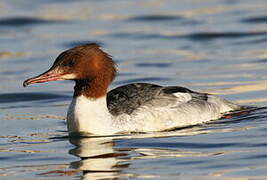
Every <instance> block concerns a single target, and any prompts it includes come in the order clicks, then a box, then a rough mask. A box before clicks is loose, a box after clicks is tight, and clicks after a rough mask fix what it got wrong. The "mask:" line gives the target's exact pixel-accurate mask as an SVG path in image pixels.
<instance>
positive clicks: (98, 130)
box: [67, 96, 114, 134]
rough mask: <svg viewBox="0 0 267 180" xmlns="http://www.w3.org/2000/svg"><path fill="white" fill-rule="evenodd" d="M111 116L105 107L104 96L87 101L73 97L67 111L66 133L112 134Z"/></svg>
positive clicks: (79, 97)
mask: <svg viewBox="0 0 267 180" xmlns="http://www.w3.org/2000/svg"><path fill="white" fill-rule="evenodd" d="M111 119H112V116H111V114H110V113H109V111H108V109H107V105H106V96H103V97H101V98H98V99H89V98H87V97H85V96H78V97H74V98H73V100H72V102H71V104H70V106H69V110H68V115H67V125H68V131H69V132H70V133H72V132H90V133H93V134H113V133H114V128H113V126H112V120H111Z"/></svg>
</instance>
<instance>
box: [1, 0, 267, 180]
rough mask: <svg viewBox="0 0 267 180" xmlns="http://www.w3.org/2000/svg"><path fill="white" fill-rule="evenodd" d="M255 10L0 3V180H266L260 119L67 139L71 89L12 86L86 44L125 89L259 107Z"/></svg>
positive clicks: (190, 4)
mask: <svg viewBox="0 0 267 180" xmlns="http://www.w3.org/2000/svg"><path fill="white" fill-rule="evenodd" d="M266 8H267V3H266V2H265V1H264V0H255V1H250V0H242V1H239V0H235V1H232V0H231V1H230V0H205V1H198V0H189V1H188V0H181V1H179V2H178V1H175V0H169V1H159V0H153V1H150V0H145V1H144V0H142V1H141V0H138V1H129V0H128V1H126V0H115V1H107V0H102V1H83V0H80V1H52V0H43V1H36V0H27V1H21V0H14V1H8V0H2V1H1V2H0V42H1V43H0V63H1V65H0V77H1V79H0V82H1V83H0V123H1V126H0V132H1V133H0V145H1V146H0V160H1V164H0V179H12V180H13V179H27V180H29V179H80V178H84V179H86V178H87V179H105V178H120V179H127V178H130V179H156V178H157V179H186V180H191V179H222V180H225V179H227V180H228V179H238V178H239V179H267V165H266V164H267V141H266V136H267V134H266V131H267V109H266V108H261V109H258V110H255V111H253V112H251V113H249V114H243V115H241V116H235V117H232V118H227V119H221V120H218V121H214V122H212V123H208V124H204V125H200V126H194V127H189V128H186V129H179V130H176V131H171V132H164V133H153V134H133V135H125V136H115V137H90V138H80V139H70V138H68V137H67V135H68V133H67V132H66V124H65V120H64V118H65V114H66V110H67V107H68V104H69V102H70V100H71V96H72V88H73V83H72V82H68V81H65V82H53V83H47V84H42V85H35V86H31V87H29V88H23V87H22V82H23V80H25V79H26V78H29V77H32V76H33V75H37V74H39V73H41V72H43V71H45V70H46V69H47V68H48V67H49V66H50V65H51V64H52V62H53V61H54V58H55V57H56V56H57V55H58V54H59V53H60V52H61V51H63V50H65V49H67V48H70V47H73V46H76V45H79V44H82V43H88V42H98V43H99V44H100V45H101V46H102V47H103V48H104V49H105V50H106V51H107V52H109V53H110V54H111V55H113V57H114V60H115V61H116V62H117V64H118V66H119V71H120V74H119V75H118V77H117V79H116V80H115V81H114V83H113V84H112V87H111V88H114V87H116V86H119V85H122V84H125V83H132V82H150V83H157V84H161V85H176V84H177V85H181V86H186V87H189V88H192V89H194V90H199V91H205V92H210V93H214V94H219V95H221V96H223V97H225V98H227V99H229V100H232V101H235V102H237V103H240V104H243V105H244V104H246V105H254V106H258V107H266V106H267V96H266V95H267V93H266V90H267V73H266V72H267V71H266V69H267V66H266V63H267V59H266V58H267V14H266Z"/></svg>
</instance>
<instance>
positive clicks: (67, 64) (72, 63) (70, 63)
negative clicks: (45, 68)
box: [64, 59, 75, 66]
mask: <svg viewBox="0 0 267 180" xmlns="http://www.w3.org/2000/svg"><path fill="white" fill-rule="evenodd" d="M74 64H75V62H74V60H73V59H70V60H68V61H66V62H65V63H64V66H74Z"/></svg>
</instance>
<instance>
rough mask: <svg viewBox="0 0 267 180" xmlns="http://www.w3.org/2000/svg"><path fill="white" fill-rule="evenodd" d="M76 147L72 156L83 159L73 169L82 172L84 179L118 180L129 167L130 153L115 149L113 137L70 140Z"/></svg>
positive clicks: (75, 163) (73, 165) (76, 162)
mask: <svg viewBox="0 0 267 180" xmlns="http://www.w3.org/2000/svg"><path fill="white" fill-rule="evenodd" d="M70 142H71V144H73V145H75V146H76V147H75V148H73V149H71V150H70V151H69V153H70V154H72V155H75V156H77V157H79V158H81V159H80V160H79V161H75V162H72V163H71V167H72V168H74V169H77V170H80V171H82V176H83V177H82V179H117V178H118V177H121V176H122V173H121V172H122V170H123V169H124V168H128V167H129V162H128V161H127V159H128V158H127V156H128V153H127V152H129V151H127V150H119V149H114V141H113V138H112V137H86V138H70Z"/></svg>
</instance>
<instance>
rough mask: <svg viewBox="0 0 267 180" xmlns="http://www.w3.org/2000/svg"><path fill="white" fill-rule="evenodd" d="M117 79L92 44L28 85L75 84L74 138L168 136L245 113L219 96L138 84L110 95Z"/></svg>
mask: <svg viewBox="0 0 267 180" xmlns="http://www.w3.org/2000/svg"><path fill="white" fill-rule="evenodd" d="M115 74H116V68H115V65H114V62H113V61H112V59H111V58H110V56H108V55H107V54H106V53H105V52H103V51H102V50H101V49H100V48H99V46H97V45H96V44H89V45H83V46H78V47H75V48H72V49H70V50H67V51H65V52H63V53H62V54H61V55H60V56H59V57H58V58H57V59H56V61H55V63H54V65H53V66H52V68H51V69H50V70H48V71H47V72H45V73H43V74H41V75H40V76H37V77H35V78H31V79H29V80H27V81H25V82H24V85H28V84H32V83H39V82H46V81H52V80H62V79H71V80H75V82H76V85H75V88H74V96H73V100H72V103H71V104H70V107H69V110H68V115H67V125H68V131H69V133H92V134H100V135H108V134H115V133H129V132H152V131H164V130H170V129H174V128H177V127H184V126H189V125H195V124H200V123H203V122H207V121H210V120H215V119H218V118H220V117H222V115H224V114H225V113H227V112H229V111H234V110H238V109H240V108H241V106H239V105H236V104H234V103H231V102H229V101H227V100H224V99H222V98H220V97H218V96H215V95H210V94H207V93H199V92H194V91H191V90H189V89H187V88H184V87H179V86H169V87H162V86H159V85H155V84H147V83H136V84H128V85H124V86H121V87H118V88H115V89H113V90H111V91H110V92H107V89H108V86H109V84H110V83H111V82H112V80H113V79H114V77H115Z"/></svg>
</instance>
